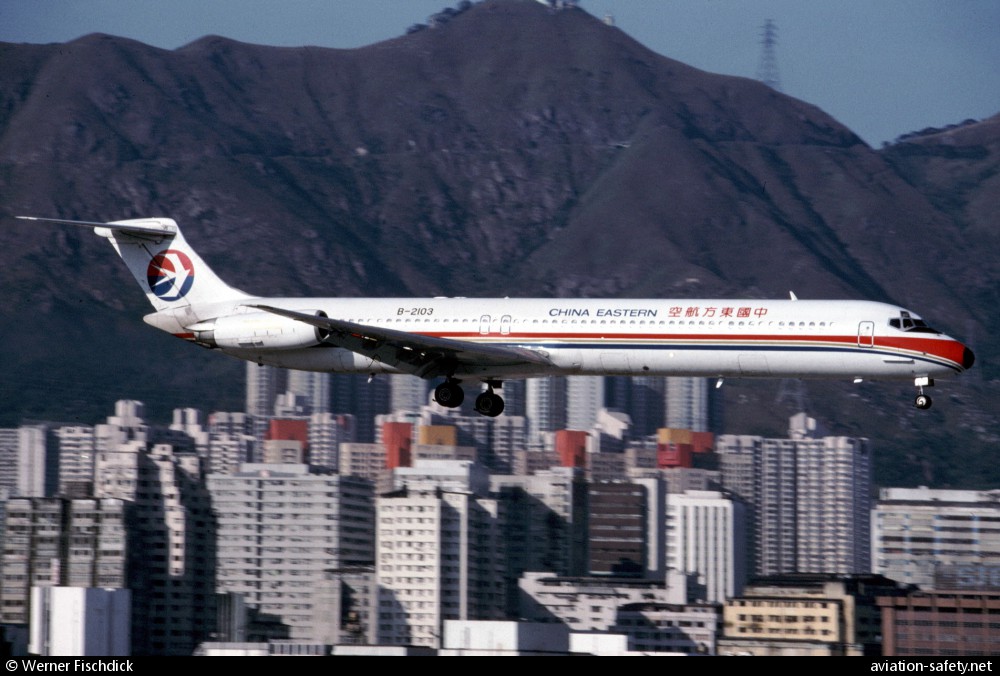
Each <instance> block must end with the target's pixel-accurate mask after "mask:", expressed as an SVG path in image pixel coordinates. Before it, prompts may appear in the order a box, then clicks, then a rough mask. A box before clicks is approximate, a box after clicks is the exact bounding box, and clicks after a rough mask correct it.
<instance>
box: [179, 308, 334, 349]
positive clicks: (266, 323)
mask: <svg viewBox="0 0 1000 676" xmlns="http://www.w3.org/2000/svg"><path fill="white" fill-rule="evenodd" d="M306 312H308V310H307V311H306ZM314 314H316V315H317V316H320V317H325V316H326V313H325V312H322V311H316V312H314ZM189 330H190V331H191V332H193V333H194V340H195V342H196V343H200V344H201V345H205V346H206V347H220V348H239V349H247V350H252V349H265V350H295V349H300V348H304V347H314V346H316V345H319V344H320V343H322V342H323V339H324V338H325V337H326V336H327V335H328V332H327V331H325V330H323V329H320V328H317V327H314V326H310V325H309V324H306V323H304V322H300V321H297V320H295V319H289V318H288V317H281V316H279V315H276V314H271V313H270V312H248V313H246V314H241V315H230V316H228V317H219V318H217V319H211V320H209V321H206V322H199V323H198V324H195V325H194V326H191V327H189Z"/></svg>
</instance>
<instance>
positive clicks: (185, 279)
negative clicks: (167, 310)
mask: <svg viewBox="0 0 1000 676" xmlns="http://www.w3.org/2000/svg"><path fill="white" fill-rule="evenodd" d="M146 281H147V282H148V283H149V290H150V291H152V292H153V293H155V294H156V295H157V297H159V298H160V299H161V300H166V301H173V300H180V299H181V298H183V297H184V296H186V295H187V293H188V292H189V291H190V290H191V286H192V285H193V284H194V265H192V264H191V259H190V258H188V255H187V254H186V253H184V252H183V251H177V250H176V249H166V250H164V251H161V252H160V253H158V254H156V255H155V256H153V260H151V261H149V267H147V268H146Z"/></svg>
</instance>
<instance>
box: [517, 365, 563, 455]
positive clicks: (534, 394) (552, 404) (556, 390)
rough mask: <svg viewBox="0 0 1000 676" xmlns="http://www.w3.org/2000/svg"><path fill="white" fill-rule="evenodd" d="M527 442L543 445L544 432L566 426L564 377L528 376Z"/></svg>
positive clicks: (533, 444)
mask: <svg viewBox="0 0 1000 676" xmlns="http://www.w3.org/2000/svg"><path fill="white" fill-rule="evenodd" d="M524 415H525V417H526V418H527V419H528V443H529V444H531V445H532V447H542V446H544V445H545V438H546V433H549V432H555V431H556V430H561V429H565V428H566V379H565V378H560V377H555V376H552V377H548V378H529V379H528V380H527V382H526V385H525V414H524Z"/></svg>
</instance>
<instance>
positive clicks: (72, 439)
mask: <svg viewBox="0 0 1000 676" xmlns="http://www.w3.org/2000/svg"><path fill="white" fill-rule="evenodd" d="M55 435H56V438H57V439H58V440H59V493H60V494H66V492H67V491H69V490H71V486H79V485H85V486H90V487H92V486H93V483H94V457H95V454H94V427H93V425H63V426H60V427H57V428H56V430H55ZM91 490H92V488H91Z"/></svg>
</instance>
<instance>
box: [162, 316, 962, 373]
mask: <svg viewBox="0 0 1000 676" xmlns="http://www.w3.org/2000/svg"><path fill="white" fill-rule="evenodd" d="M258 301H262V302H266V303H267V304H269V305H272V306H276V307H281V308H284V309H289V310H297V311H301V312H317V311H322V312H324V313H325V314H326V315H327V316H329V317H334V318H337V319H343V320H347V321H350V322H352V323H356V324H361V325H365V326H371V327H378V328H384V329H391V330H395V331H402V332H407V333H412V334H417V335H423V336H434V337H439V338H448V339H452V340H459V341H470V342H474V343H478V344H492V345H500V346H504V347H517V348H526V349H530V350H533V351H536V352H540V353H542V354H544V355H545V356H546V357H547V358H548V359H549V360H550V362H551V364H552V366H551V367H542V368H537V367H525V366H524V365H521V366H518V367H511V368H509V369H504V368H500V367H491V370H490V371H489V372H485V371H484V372H477V373H472V372H470V373H466V374H464V375H467V376H469V377H476V378H480V379H485V378H497V379H502V378H521V377H531V376H538V375H556V374H561V375H577V374H579V375H667V376H702V377H804V378H838V379H842V378H866V379H912V378H914V377H923V376H928V377H941V376H945V375H952V374H955V373H958V372H961V371H963V370H965V368H967V367H968V366H970V365H971V361H969V360H970V358H971V357H969V356H967V355H971V353H970V352H968V350H967V349H966V348H965V346H964V345H962V344H961V343H959V342H958V341H956V340H954V339H952V338H950V337H948V336H946V335H943V334H941V333H938V332H936V331H933V330H930V329H926V330H922V331H916V332H914V331H907V330H903V329H902V328H899V327H898V321H899V317H900V316H901V314H903V315H905V316H907V317H910V316H912V317H914V318H917V316H916V315H914V314H912V313H907V312H906V311H905V310H904V309H903V308H900V307H898V306H894V305H889V304H885V303H878V302H870V301H808V300H724V299H658V300H654V299H642V300H624V299H623V300H590V299H582V300H580V299H540V298H530V299H524V298H501V299H473V298H425V299H413V298H356V299H355V298H266V299H263V298H255V299H251V301H250V302H251V303H252V302H258ZM231 312H235V313H237V314H245V315H247V316H246V318H245V319H246V321H245V325H246V328H245V329H243V328H241V329H240V331H241V332H245V333H246V334H247V335H246V336H240V337H237V338H234V340H233V341H232V343H231V344H226V345H222V344H220V345H219V348H220V349H222V350H223V351H224V352H226V353H227V354H231V355H233V356H235V357H239V358H242V359H248V360H251V361H255V362H258V363H262V364H269V365H273V366H280V367H285V368H293V369H301V370H313V371H330V372H353V373H384V372H396V371H395V369H393V368H391V367H388V366H386V365H385V364H382V363H380V362H377V361H373V360H372V359H370V358H368V357H365V356H363V355H360V354H356V353H354V352H351V351H349V350H345V349H342V348H336V347H330V346H326V345H321V344H317V345H312V346H306V347H296V346H294V345H293V346H289V345H288V344H287V342H283V340H284V339H283V338H282V334H283V332H296V331H297V332H301V331H302V330H303V326H304V325H303V324H301V323H300V322H296V321H295V320H291V319H287V318H284V317H279V316H276V315H271V314H267V313H260V312H254V311H251V310H250V309H249V308H248V307H247V302H245V301H241V302H238V303H235V304H227V305H226V306H225V307H215V308H203V309H201V310H200V311H199V312H198V314H199V315H200V317H199V319H208V318H209V316H208V315H211V314H213V313H214V314H215V315H216V316H219V315H221V314H229V313H231ZM893 319H895V320H896V321H897V326H895V327H894V326H892V325H890V321H891V320H893ZM917 319H919V318H917ZM150 323H155V322H152V321H151V322H150ZM305 328H306V329H308V328H309V327H305ZM178 335H180V336H182V337H186V338H191V337H192V336H190V335H184V334H183V332H180V333H178ZM966 362H968V363H966ZM459 375H461V374H459Z"/></svg>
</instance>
